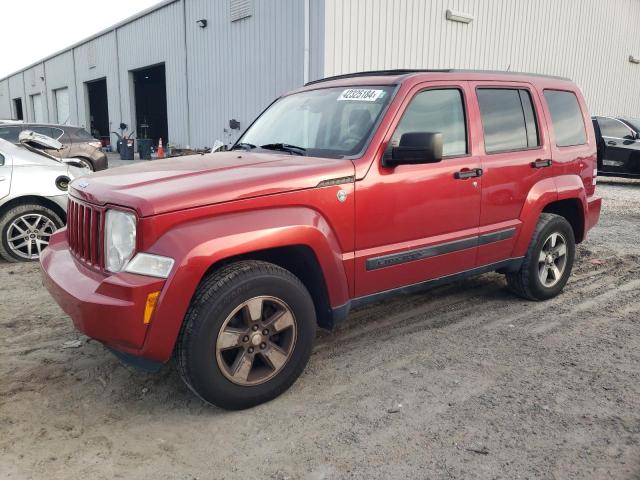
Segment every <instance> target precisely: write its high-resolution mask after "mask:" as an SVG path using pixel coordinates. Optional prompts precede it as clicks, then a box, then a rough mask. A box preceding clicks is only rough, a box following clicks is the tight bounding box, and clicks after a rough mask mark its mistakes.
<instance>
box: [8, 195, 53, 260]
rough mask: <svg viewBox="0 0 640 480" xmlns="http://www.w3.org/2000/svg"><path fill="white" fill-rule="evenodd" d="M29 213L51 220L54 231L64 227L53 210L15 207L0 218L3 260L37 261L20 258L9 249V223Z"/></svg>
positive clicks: (22, 206) (23, 206)
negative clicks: (54, 227)
mask: <svg viewBox="0 0 640 480" xmlns="http://www.w3.org/2000/svg"><path fill="white" fill-rule="evenodd" d="M31 213H34V214H38V215H42V216H44V217H46V218H48V219H49V220H51V221H52V222H53V223H54V224H55V226H56V230H58V229H60V228H62V227H63V226H64V222H63V221H62V219H61V218H60V217H59V216H58V215H57V214H56V213H55V212H54V211H53V210H51V209H49V208H47V207H43V206H42V205H19V206H17V207H14V208H12V209H11V210H9V211H8V212H7V213H5V214H4V215H3V216H2V217H1V218H0V235H1V239H0V243H1V245H0V247H1V248H0V256H1V257H2V258H4V259H5V260H8V261H13V262H34V261H37V259H28V258H24V257H21V256H19V255H16V254H15V253H14V252H13V251H12V250H11V248H10V247H9V241H8V231H9V226H10V225H11V223H13V221H14V220H15V219H17V218H19V217H22V216H24V215H29V214H31ZM45 248H46V247H45Z"/></svg>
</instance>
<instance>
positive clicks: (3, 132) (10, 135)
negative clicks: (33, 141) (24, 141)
mask: <svg viewBox="0 0 640 480" xmlns="http://www.w3.org/2000/svg"><path fill="white" fill-rule="evenodd" d="M21 131H22V127H3V126H0V138H1V139H3V140H6V141H7V142H11V143H18V135H20V132H21Z"/></svg>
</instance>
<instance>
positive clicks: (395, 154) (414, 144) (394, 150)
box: [382, 132, 443, 168]
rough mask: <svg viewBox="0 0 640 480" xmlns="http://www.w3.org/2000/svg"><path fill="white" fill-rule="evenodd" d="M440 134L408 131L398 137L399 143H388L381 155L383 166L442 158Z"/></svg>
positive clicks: (425, 161)
mask: <svg viewBox="0 0 640 480" xmlns="http://www.w3.org/2000/svg"><path fill="white" fill-rule="evenodd" d="M442 143H443V142H442V134H441V133H434V132H408V133H404V134H402V136H401V137H400V145H398V146H397V147H394V146H392V145H389V147H387V151H386V152H385V153H384V156H383V157H382V165H383V166H384V167H389V168H393V167H395V166H396V165H415V164H421V163H436V162H439V161H441V160H442Z"/></svg>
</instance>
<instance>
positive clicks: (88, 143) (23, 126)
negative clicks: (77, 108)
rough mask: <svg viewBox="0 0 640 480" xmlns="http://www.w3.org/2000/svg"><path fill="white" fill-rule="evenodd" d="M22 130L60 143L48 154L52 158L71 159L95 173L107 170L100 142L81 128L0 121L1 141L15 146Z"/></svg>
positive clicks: (105, 158)
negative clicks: (58, 146)
mask: <svg viewBox="0 0 640 480" xmlns="http://www.w3.org/2000/svg"><path fill="white" fill-rule="evenodd" d="M24 130H30V131H33V132H36V133H39V134H41V135H46V136H47V137H51V138H53V139H55V140H58V141H59V142H60V143H62V148H61V149H60V150H59V151H50V152H49V153H51V154H52V155H54V156H58V157H62V158H73V159H74V160H76V161H77V162H79V163H82V164H83V165H85V166H86V167H87V168H89V169H91V170H93V171H96V172H97V171H98V170H105V169H106V168H107V155H106V154H105V153H104V152H103V151H102V150H100V147H101V143H100V141H99V140H96V139H95V138H93V137H92V136H91V135H90V134H89V132H87V131H86V130H85V129H84V128H82V127H73V126H69V125H54V124H43V123H22V122H16V121H1V120H0V138H1V139H3V140H7V141H8V142H12V143H16V144H17V143H19V140H18V138H19V136H20V133H21V132H22V131H24Z"/></svg>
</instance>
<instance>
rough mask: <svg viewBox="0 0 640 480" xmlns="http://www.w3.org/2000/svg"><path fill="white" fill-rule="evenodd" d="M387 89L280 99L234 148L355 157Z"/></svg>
mask: <svg viewBox="0 0 640 480" xmlns="http://www.w3.org/2000/svg"><path fill="white" fill-rule="evenodd" d="M393 89H394V87H393V86H358V87H334V88H323V89H319V90H308V91H304V92H300V93H294V94H292V95H288V96H286V97H282V98H281V99H279V100H277V101H276V102H275V103H274V104H273V105H271V106H270V107H269V108H268V109H267V110H265V111H264V113H263V114H262V115H260V117H258V119H257V120H256V121H255V122H254V123H253V125H251V127H249V129H248V130H247V131H246V132H245V133H244V135H243V136H242V137H241V138H240V139H239V140H238V142H237V143H236V145H235V146H234V148H239V147H242V148H251V149H253V148H263V149H265V150H286V151H291V152H294V153H298V154H302V155H309V156H319V157H329V158H342V157H349V156H354V155H357V154H359V153H360V152H362V151H363V150H364V148H365V147H366V145H367V143H368V141H369V138H370V137H371V135H372V133H373V130H374V127H375V126H376V124H377V122H378V120H379V118H380V117H381V115H382V113H383V111H384V109H385V107H386V106H387V105H388V103H389V100H390V99H391V96H392V93H393Z"/></svg>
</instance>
